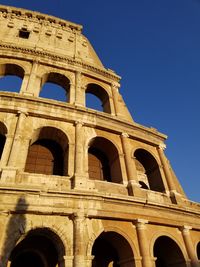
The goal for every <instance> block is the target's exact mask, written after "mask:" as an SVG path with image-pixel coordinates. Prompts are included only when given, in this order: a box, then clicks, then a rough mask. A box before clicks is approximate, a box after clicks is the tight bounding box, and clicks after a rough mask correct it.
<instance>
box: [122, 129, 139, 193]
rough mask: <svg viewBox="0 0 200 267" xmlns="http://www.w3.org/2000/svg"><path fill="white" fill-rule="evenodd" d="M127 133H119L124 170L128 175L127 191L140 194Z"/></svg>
mask: <svg viewBox="0 0 200 267" xmlns="http://www.w3.org/2000/svg"><path fill="white" fill-rule="evenodd" d="M128 138H129V135H128V134H127V133H122V134H121V142H122V148H123V153H124V158H125V165H126V172H127V177H128V192H129V194H130V195H134V196H141V193H142V192H141V190H140V185H139V183H138V180H137V171H136V166H135V162H134V160H133V159H132V157H131V148H130V143H129V139H128Z"/></svg>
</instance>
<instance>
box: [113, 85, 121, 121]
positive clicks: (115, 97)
mask: <svg viewBox="0 0 200 267" xmlns="http://www.w3.org/2000/svg"><path fill="white" fill-rule="evenodd" d="M118 88H119V84H118V83H112V93H113V102H114V107H115V113H116V116H118V115H119V114H120V106H119V100H118V98H119V89H118Z"/></svg>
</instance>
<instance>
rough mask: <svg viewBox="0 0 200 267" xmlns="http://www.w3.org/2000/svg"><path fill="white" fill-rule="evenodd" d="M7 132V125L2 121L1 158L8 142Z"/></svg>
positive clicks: (0, 128) (0, 132)
mask: <svg viewBox="0 0 200 267" xmlns="http://www.w3.org/2000/svg"><path fill="white" fill-rule="evenodd" d="M6 134H7V129H6V127H5V125H4V124H3V123H2V122H0V159H1V156H2V154H3V149H4V146H5V142H6Z"/></svg>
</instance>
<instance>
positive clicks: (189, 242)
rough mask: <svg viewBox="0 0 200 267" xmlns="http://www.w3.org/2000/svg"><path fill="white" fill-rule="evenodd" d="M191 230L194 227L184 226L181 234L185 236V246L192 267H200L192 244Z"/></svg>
mask: <svg viewBox="0 0 200 267" xmlns="http://www.w3.org/2000/svg"><path fill="white" fill-rule="evenodd" d="M191 229H192V227H190V226H186V225H184V226H183V227H181V229H180V230H181V233H182V236H183V240H184V244H185V248H186V251H187V254H188V257H189V259H190V265H191V267H199V262H198V259H197V257H196V253H195V248H194V245H193V243H192V239H191V235H190V230H191Z"/></svg>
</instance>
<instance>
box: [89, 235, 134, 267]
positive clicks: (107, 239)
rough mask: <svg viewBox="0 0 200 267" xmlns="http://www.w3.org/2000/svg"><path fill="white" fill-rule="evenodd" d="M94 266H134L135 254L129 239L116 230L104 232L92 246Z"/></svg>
mask: <svg viewBox="0 0 200 267" xmlns="http://www.w3.org/2000/svg"><path fill="white" fill-rule="evenodd" d="M92 255H93V256H94V259H93V261H92V267H122V266H126V267H134V266H135V263H134V255H133V251H132V248H131V246H130V244H129V243H128V241H127V240H126V239H125V238H124V237H123V236H122V235H120V234H118V233H116V232H112V231H110V232H103V233H102V234H101V235H100V236H99V237H98V238H97V239H96V240H95V242H94V245H93V247H92Z"/></svg>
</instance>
